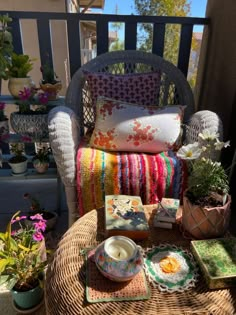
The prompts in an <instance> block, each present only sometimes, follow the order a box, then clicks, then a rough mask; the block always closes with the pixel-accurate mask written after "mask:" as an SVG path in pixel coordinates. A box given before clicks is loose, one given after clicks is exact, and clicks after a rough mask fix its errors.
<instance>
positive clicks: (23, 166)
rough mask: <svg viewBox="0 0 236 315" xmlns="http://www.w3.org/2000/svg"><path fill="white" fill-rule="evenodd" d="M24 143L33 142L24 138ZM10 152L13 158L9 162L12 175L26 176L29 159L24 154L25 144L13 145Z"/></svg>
mask: <svg viewBox="0 0 236 315" xmlns="http://www.w3.org/2000/svg"><path fill="white" fill-rule="evenodd" d="M22 141H24V142H29V141H31V139H30V138H28V137H22ZM10 151H11V153H12V154H13V156H12V157H11V158H10V159H9V160H8V164H9V165H10V167H11V168H12V175H13V176H19V175H24V174H26V172H27V163H28V159H27V157H26V156H25V155H24V154H23V153H24V144H23V143H11V144H10Z"/></svg>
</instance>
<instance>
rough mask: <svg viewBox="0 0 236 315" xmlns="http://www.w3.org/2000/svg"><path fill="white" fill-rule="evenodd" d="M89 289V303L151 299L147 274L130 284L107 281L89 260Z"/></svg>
mask: <svg viewBox="0 0 236 315" xmlns="http://www.w3.org/2000/svg"><path fill="white" fill-rule="evenodd" d="M86 277H87V288H86V291H87V292H86V298H87V300H88V301H89V302H92V303H94V302H101V301H115V300H116V301H123V300H143V299H148V297H150V293H149V287H148V284H147V280H146V277H145V273H144V271H143V270H142V272H139V273H138V275H137V276H136V277H135V278H134V279H133V280H132V281H129V282H128V284H127V283H126V282H114V281H110V280H108V279H106V278H105V277H103V275H102V274H101V273H100V271H99V270H98V268H97V266H96V264H95V263H94V261H92V259H91V258H90V259H88V260H87V268H86Z"/></svg>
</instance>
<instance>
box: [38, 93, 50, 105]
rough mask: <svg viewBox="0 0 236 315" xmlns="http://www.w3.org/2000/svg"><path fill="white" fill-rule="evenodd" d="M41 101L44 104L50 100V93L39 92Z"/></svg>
mask: <svg viewBox="0 0 236 315" xmlns="http://www.w3.org/2000/svg"><path fill="white" fill-rule="evenodd" d="M38 98H39V102H40V103H41V104H43V105H46V104H47V102H48V94H47V93H39V94H38Z"/></svg>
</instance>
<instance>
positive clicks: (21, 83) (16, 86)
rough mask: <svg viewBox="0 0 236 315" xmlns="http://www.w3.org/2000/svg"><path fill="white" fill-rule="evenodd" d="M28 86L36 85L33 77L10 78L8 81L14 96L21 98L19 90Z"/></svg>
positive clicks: (9, 88)
mask: <svg viewBox="0 0 236 315" xmlns="http://www.w3.org/2000/svg"><path fill="white" fill-rule="evenodd" d="M24 87H26V88H32V87H35V83H34V81H33V80H32V79H31V77H27V78H10V79H9V81H8V90H9V92H10V93H11V95H12V96H14V97H15V98H19V92H20V91H22V90H24Z"/></svg>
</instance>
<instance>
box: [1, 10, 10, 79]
mask: <svg viewBox="0 0 236 315" xmlns="http://www.w3.org/2000/svg"><path fill="white" fill-rule="evenodd" d="M11 21H12V19H11V18H10V17H9V16H8V15H0V79H4V80H6V79H7V78H8V76H7V69H8V67H10V65H11V56H12V53H13V45H12V35H11V33H10V31H9V26H8V24H9V23H10V22H11Z"/></svg>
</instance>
